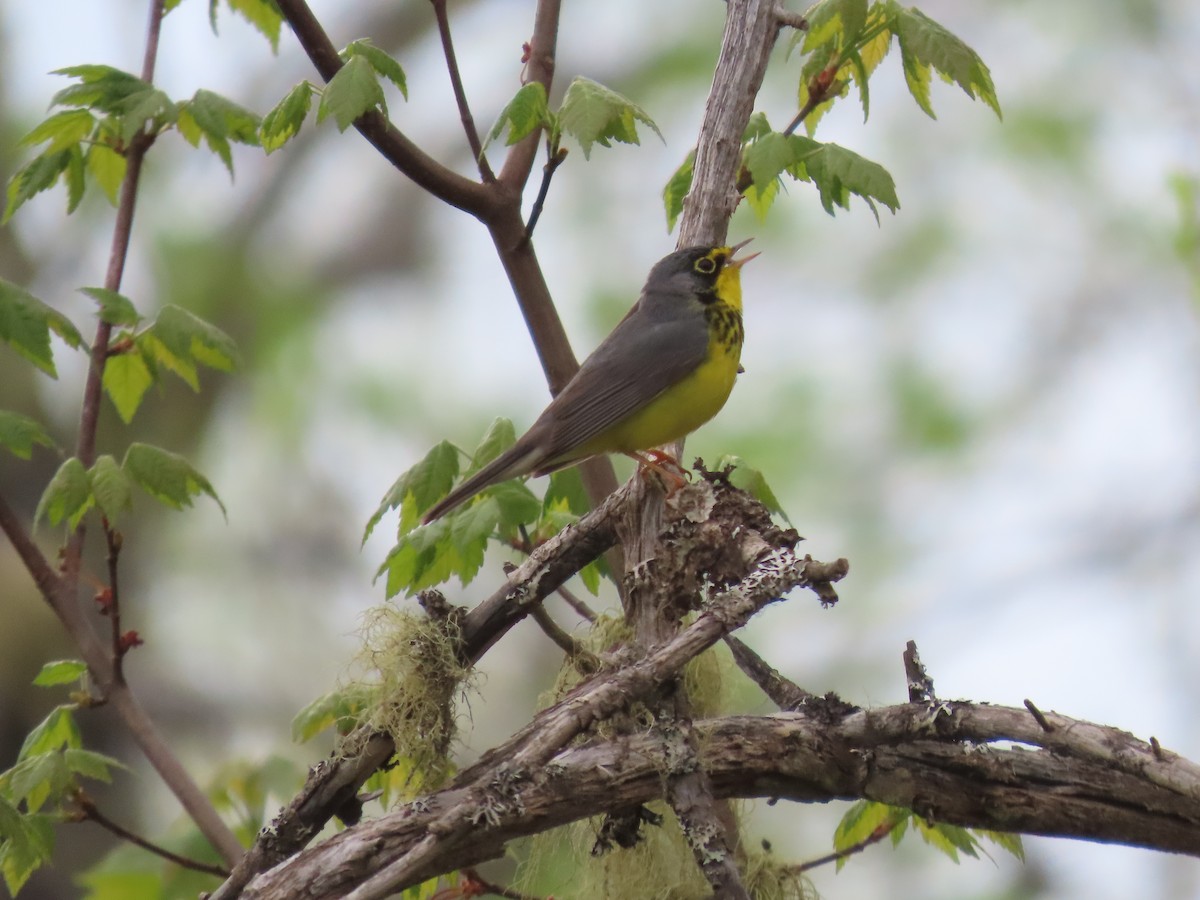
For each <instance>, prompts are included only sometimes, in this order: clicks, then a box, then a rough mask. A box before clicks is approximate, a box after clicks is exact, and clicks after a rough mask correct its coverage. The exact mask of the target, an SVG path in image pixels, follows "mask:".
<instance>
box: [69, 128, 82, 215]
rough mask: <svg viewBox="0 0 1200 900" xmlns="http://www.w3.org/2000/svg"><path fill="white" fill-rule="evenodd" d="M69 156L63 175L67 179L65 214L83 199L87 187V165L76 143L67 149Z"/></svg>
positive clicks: (70, 211)
mask: <svg viewBox="0 0 1200 900" xmlns="http://www.w3.org/2000/svg"><path fill="white" fill-rule="evenodd" d="M67 153H69V154H70V158H69V159H68V160H67V169H66V172H65V173H64V175H65V176H66V180H67V215H70V214H71V213H73V212H75V210H77V209H78V208H79V204H80V202H82V200H83V193H84V191H85V190H86V189H87V166H86V164H85V163H84V161H83V150H82V149H80V147H79V145H78V144H76V145H75V146H74V147H71V148H70V149H68V150H67Z"/></svg>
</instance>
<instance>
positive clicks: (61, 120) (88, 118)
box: [21, 109, 96, 153]
mask: <svg viewBox="0 0 1200 900" xmlns="http://www.w3.org/2000/svg"><path fill="white" fill-rule="evenodd" d="M95 127H96V117H95V116H93V115H92V114H91V113H90V112H88V111H87V110H86V109H67V110H63V111H62V112H57V113H55V114H54V115H52V116H50V117H49V118H48V119H46V120H45V121H43V122H41V123H40V124H39V125H37V126H36V127H35V128H34V129H33V130H32V131H30V132H29V134H27V135H25V137H23V138H21V145H22V146H25V147H32V146H36V145H37V144H41V143H44V142H46V141H49V142H50V146H49V147H47V148H46V149H45V150H44V151H43V152H45V153H57V152H58V151H60V150H66V149H67V148H68V147H71V146H73V145H75V144H78V143H79V142H80V141H82V140H83V139H84V138H86V137H87V136H88V135H90V134H91V133H92V129H94V128H95Z"/></svg>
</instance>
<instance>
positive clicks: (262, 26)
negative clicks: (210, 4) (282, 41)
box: [213, 0, 283, 53]
mask: <svg viewBox="0 0 1200 900" xmlns="http://www.w3.org/2000/svg"><path fill="white" fill-rule="evenodd" d="M226 2H227V3H228V4H229V8H230V9H231V10H233V11H234V12H235V13H238V14H239V15H240V16H241V17H242V18H244V19H245V20H246V21H247V22H249V23H250V24H251V25H253V26H254V28H255V30H257V31H258V32H259V34H261V35H262V36H263V37H265V38H266V39H267V40H268V41H270V43H271V50H272V51H273V52H275V53H278V52H279V32H280V29H281V27H282V25H283V16H282V15H281V14H280V12H279V7H278V6H276V5H275V4H274V3H273V2H271V0H226ZM213 31H216V27H215V26H214V28H213Z"/></svg>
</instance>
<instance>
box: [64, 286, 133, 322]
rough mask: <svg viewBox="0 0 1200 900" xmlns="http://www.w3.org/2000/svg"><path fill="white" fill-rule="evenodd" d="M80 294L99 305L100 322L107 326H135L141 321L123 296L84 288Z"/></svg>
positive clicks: (131, 303)
mask: <svg viewBox="0 0 1200 900" xmlns="http://www.w3.org/2000/svg"><path fill="white" fill-rule="evenodd" d="M79 291H80V293H83V294H87V295H88V296H89V297H91V298H92V299H93V300H95V301H96V303H98V304H99V305H100V321H102V322H107V323H108V324H109V325H130V326H133V325H137V324H138V323H139V322H140V321H142V317H141V316H139V315H138V311H137V310H136V309H134V308H133V301H131V300H130V299H129V298H128V297H126V296H125V295H124V294H118V293H117V292H116V291H110V290H109V289H108V288H102V287H85V288H80V289H79Z"/></svg>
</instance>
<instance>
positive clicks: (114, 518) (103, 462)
mask: <svg viewBox="0 0 1200 900" xmlns="http://www.w3.org/2000/svg"><path fill="white" fill-rule="evenodd" d="M88 475H89V476H90V477H91V479H92V496H93V497H95V498H96V505H97V506H98V507H100V512H101V513H103V514H104V518H106V519H108V522H109V524H110V525H113V526H115V525H116V524H117V522H118V521H119V520H120V519H121V517H122V515H123V514H124V513H125V512H127V511H128V510H129V509H130V508H131V507H132V506H133V485H131V484H130V483H129V476H128V475H126V474H125V471H124V469H122V468H121V467H120V466H119V465H117V461H116V460H115V459H113V458H112V457H111V456H109V455H108V454H107V453H106V454H103V455H102V456H100V457H99V458H98V459H97V460H96V462H95V463H94V464H93V465H92V468H91V469H90V470H89V471H88Z"/></svg>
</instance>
